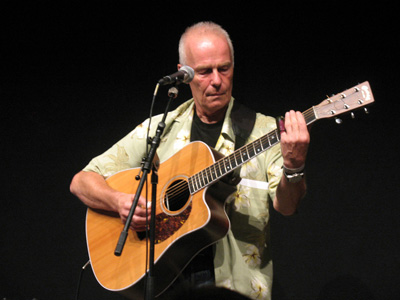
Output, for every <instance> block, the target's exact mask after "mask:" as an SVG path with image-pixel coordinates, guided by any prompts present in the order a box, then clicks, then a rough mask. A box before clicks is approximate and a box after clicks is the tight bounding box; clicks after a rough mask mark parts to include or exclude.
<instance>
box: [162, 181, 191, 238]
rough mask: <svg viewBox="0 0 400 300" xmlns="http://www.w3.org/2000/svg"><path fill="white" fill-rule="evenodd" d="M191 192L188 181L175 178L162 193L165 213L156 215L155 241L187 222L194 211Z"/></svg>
mask: <svg viewBox="0 0 400 300" xmlns="http://www.w3.org/2000/svg"><path fill="white" fill-rule="evenodd" d="M189 200H190V192H189V188H188V184H187V181H186V180H184V179H178V180H174V181H172V182H171V183H170V185H169V186H168V187H167V188H166V189H165V190H164V191H163V193H162V202H163V203H162V205H161V207H162V210H163V211H164V212H163V213H160V214H157V215H156V233H155V236H156V238H155V243H156V244H158V243H161V242H162V241H164V240H166V239H167V238H169V237H170V236H171V235H173V234H174V233H175V232H176V231H178V230H179V228H181V227H182V225H183V224H185V222H186V220H187V219H188V218H189V215H190V212H191V211H192V205H191V202H190V201H189Z"/></svg>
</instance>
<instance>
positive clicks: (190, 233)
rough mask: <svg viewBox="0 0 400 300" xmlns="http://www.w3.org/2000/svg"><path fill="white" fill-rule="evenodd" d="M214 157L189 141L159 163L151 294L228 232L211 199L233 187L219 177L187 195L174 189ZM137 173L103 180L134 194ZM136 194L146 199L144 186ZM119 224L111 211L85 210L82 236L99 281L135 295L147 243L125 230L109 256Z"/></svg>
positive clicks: (224, 218) (141, 285)
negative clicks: (121, 241) (119, 250)
mask: <svg viewBox="0 0 400 300" xmlns="http://www.w3.org/2000/svg"><path fill="white" fill-rule="evenodd" d="M218 156H220V154H219V153H218V152H216V151H215V150H212V149H211V148H209V147H208V146H207V145H205V144H204V143H201V142H193V143H190V144H189V145H187V146H186V147H184V148H183V149H182V150H180V151H179V152H177V153H176V154H175V155H174V156H172V157H171V158H169V159H168V160H166V161H165V162H163V163H161V164H160V166H159V169H158V177H159V183H158V188H157V195H156V199H157V203H156V234H155V240H156V241H155V248H154V261H155V266H154V276H155V284H154V286H155V287H154V288H155V291H154V294H155V295H156V296H157V295H159V294H161V293H162V292H163V291H164V290H165V289H166V288H167V287H168V286H169V285H170V284H171V283H172V282H173V281H174V280H175V279H176V278H177V276H178V275H179V274H180V272H181V271H182V270H183V269H184V268H185V266H186V265H187V264H188V263H189V262H190V261H191V260H192V258H193V257H194V256H195V255H196V254H197V253H198V252H200V251H201V250H202V249H204V248H205V247H207V246H209V245H211V244H213V243H214V242H216V241H217V240H219V239H221V238H223V237H224V236H225V235H226V234H227V232H228V230H229V227H230V223H229V219H228V218H227V216H226V213H225V210H224V201H220V200H218V199H216V195H217V194H219V193H220V192H221V191H226V194H224V195H222V197H226V196H228V195H229V194H231V193H232V192H233V191H234V189H233V187H232V186H230V188H229V189H227V187H229V185H228V184H225V183H223V182H222V181H219V182H217V183H215V184H213V185H211V186H210V187H208V188H205V189H202V190H201V191H198V192H197V193H194V194H193V195H191V194H190V193H189V192H182V193H180V194H176V193H175V191H176V190H181V187H182V186H186V185H187V180H188V178H189V177H190V176H192V175H193V174H196V173H197V172H199V171H200V170H202V169H204V168H205V167H207V166H209V165H211V164H213V163H214V162H215V160H216V159H218V158H219V157H218ZM138 172H139V168H134V169H129V170H126V171H122V172H119V173H116V174H115V175H113V176H111V177H110V178H108V179H107V183H108V185H109V186H110V187H112V188H114V189H116V190H118V191H121V192H124V193H129V194H134V193H136V190H137V185H138V183H139V181H137V180H135V176H136V175H137V174H138ZM148 182H149V188H148V189H147V191H148V194H147V199H150V200H151V199H152V195H151V186H150V175H149V178H148ZM219 185H224V186H223V187H221V186H219ZM176 187H179V189H177V188H176ZM142 196H144V197H146V188H143V191H142ZM218 196H221V195H218ZM224 199H226V198H224ZM123 227H124V224H122V222H121V220H120V218H119V216H118V215H117V214H113V213H109V212H103V211H95V210H93V209H90V208H89V209H88V210H87V216H86V237H87V246H88V251H89V254H90V261H91V265H92V269H93V272H94V274H95V277H96V279H97V281H98V282H99V283H100V285H102V286H103V287H104V288H106V289H108V290H112V291H117V292H120V293H122V294H124V295H125V296H128V297H129V298H134V299H140V298H141V297H143V291H144V288H145V286H144V281H145V273H146V267H148V265H147V264H146V258H147V255H146V254H147V251H148V248H147V245H146V244H147V241H146V239H145V238H142V237H141V236H140V235H138V234H137V233H136V232H134V231H130V232H129V235H128V238H127V240H126V243H125V246H124V249H123V251H122V254H121V256H115V255H114V250H115V247H116V245H117V241H118V238H119V236H120V233H121V231H122V230H123Z"/></svg>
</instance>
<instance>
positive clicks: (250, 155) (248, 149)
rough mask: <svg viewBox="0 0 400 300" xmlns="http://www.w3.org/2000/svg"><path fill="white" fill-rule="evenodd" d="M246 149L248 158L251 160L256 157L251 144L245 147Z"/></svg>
mask: <svg viewBox="0 0 400 300" xmlns="http://www.w3.org/2000/svg"><path fill="white" fill-rule="evenodd" d="M246 148H247V153H249V157H250V158H253V157H254V156H255V155H256V152H255V151H254V147H253V144H252V143H251V144H249V145H247V146H246Z"/></svg>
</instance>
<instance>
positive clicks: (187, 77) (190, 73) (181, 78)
mask: <svg viewBox="0 0 400 300" xmlns="http://www.w3.org/2000/svg"><path fill="white" fill-rule="evenodd" d="M193 77H194V70H193V69H192V68H191V67H189V66H183V67H181V68H180V69H179V71H178V72H175V73H173V74H171V75H167V76H164V77H163V78H161V79H160V80H159V81H158V83H159V84H160V85H166V84H171V83H174V82H183V83H189V82H191V81H192V80H193Z"/></svg>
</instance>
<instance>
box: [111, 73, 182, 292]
mask: <svg viewBox="0 0 400 300" xmlns="http://www.w3.org/2000/svg"><path fill="white" fill-rule="evenodd" d="M179 83H180V81H178V80H176V82H175V86H173V87H171V88H170V89H169V90H168V97H169V100H168V103H167V106H166V108H165V112H164V115H163V118H162V120H161V121H160V123H159V124H158V127H157V131H156V134H155V136H154V138H151V139H150V141H148V143H149V144H150V150H149V153H148V155H147V158H144V163H143V164H142V177H140V181H139V185H138V187H137V191H136V194H135V197H134V200H133V202H132V206H131V208H130V211H129V214H128V217H127V219H126V222H125V226H124V229H123V230H122V232H121V234H120V237H119V240H118V243H117V246H116V248H115V251H114V255H116V256H121V253H122V249H123V247H124V245H125V241H126V238H127V237H128V232H129V226H130V224H131V221H132V217H133V215H134V213H135V209H136V206H137V203H138V201H139V197H140V194H141V192H142V189H143V186H144V183H145V182H146V180H147V175H148V174H149V173H150V171H152V172H151V173H152V176H151V184H152V201H151V219H150V229H149V235H150V253H149V272H148V275H147V281H146V299H148V300H152V299H154V279H155V277H154V271H153V270H154V245H155V227H156V226H155V219H156V201H157V184H158V174H157V168H158V164H159V161H156V162H154V158H155V157H156V152H157V149H158V146H159V145H160V141H161V136H162V134H163V132H164V129H165V120H166V118H167V114H168V111H169V107H170V104H171V102H172V99H175V98H176V97H177V96H178V89H177V86H178V85H179Z"/></svg>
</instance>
